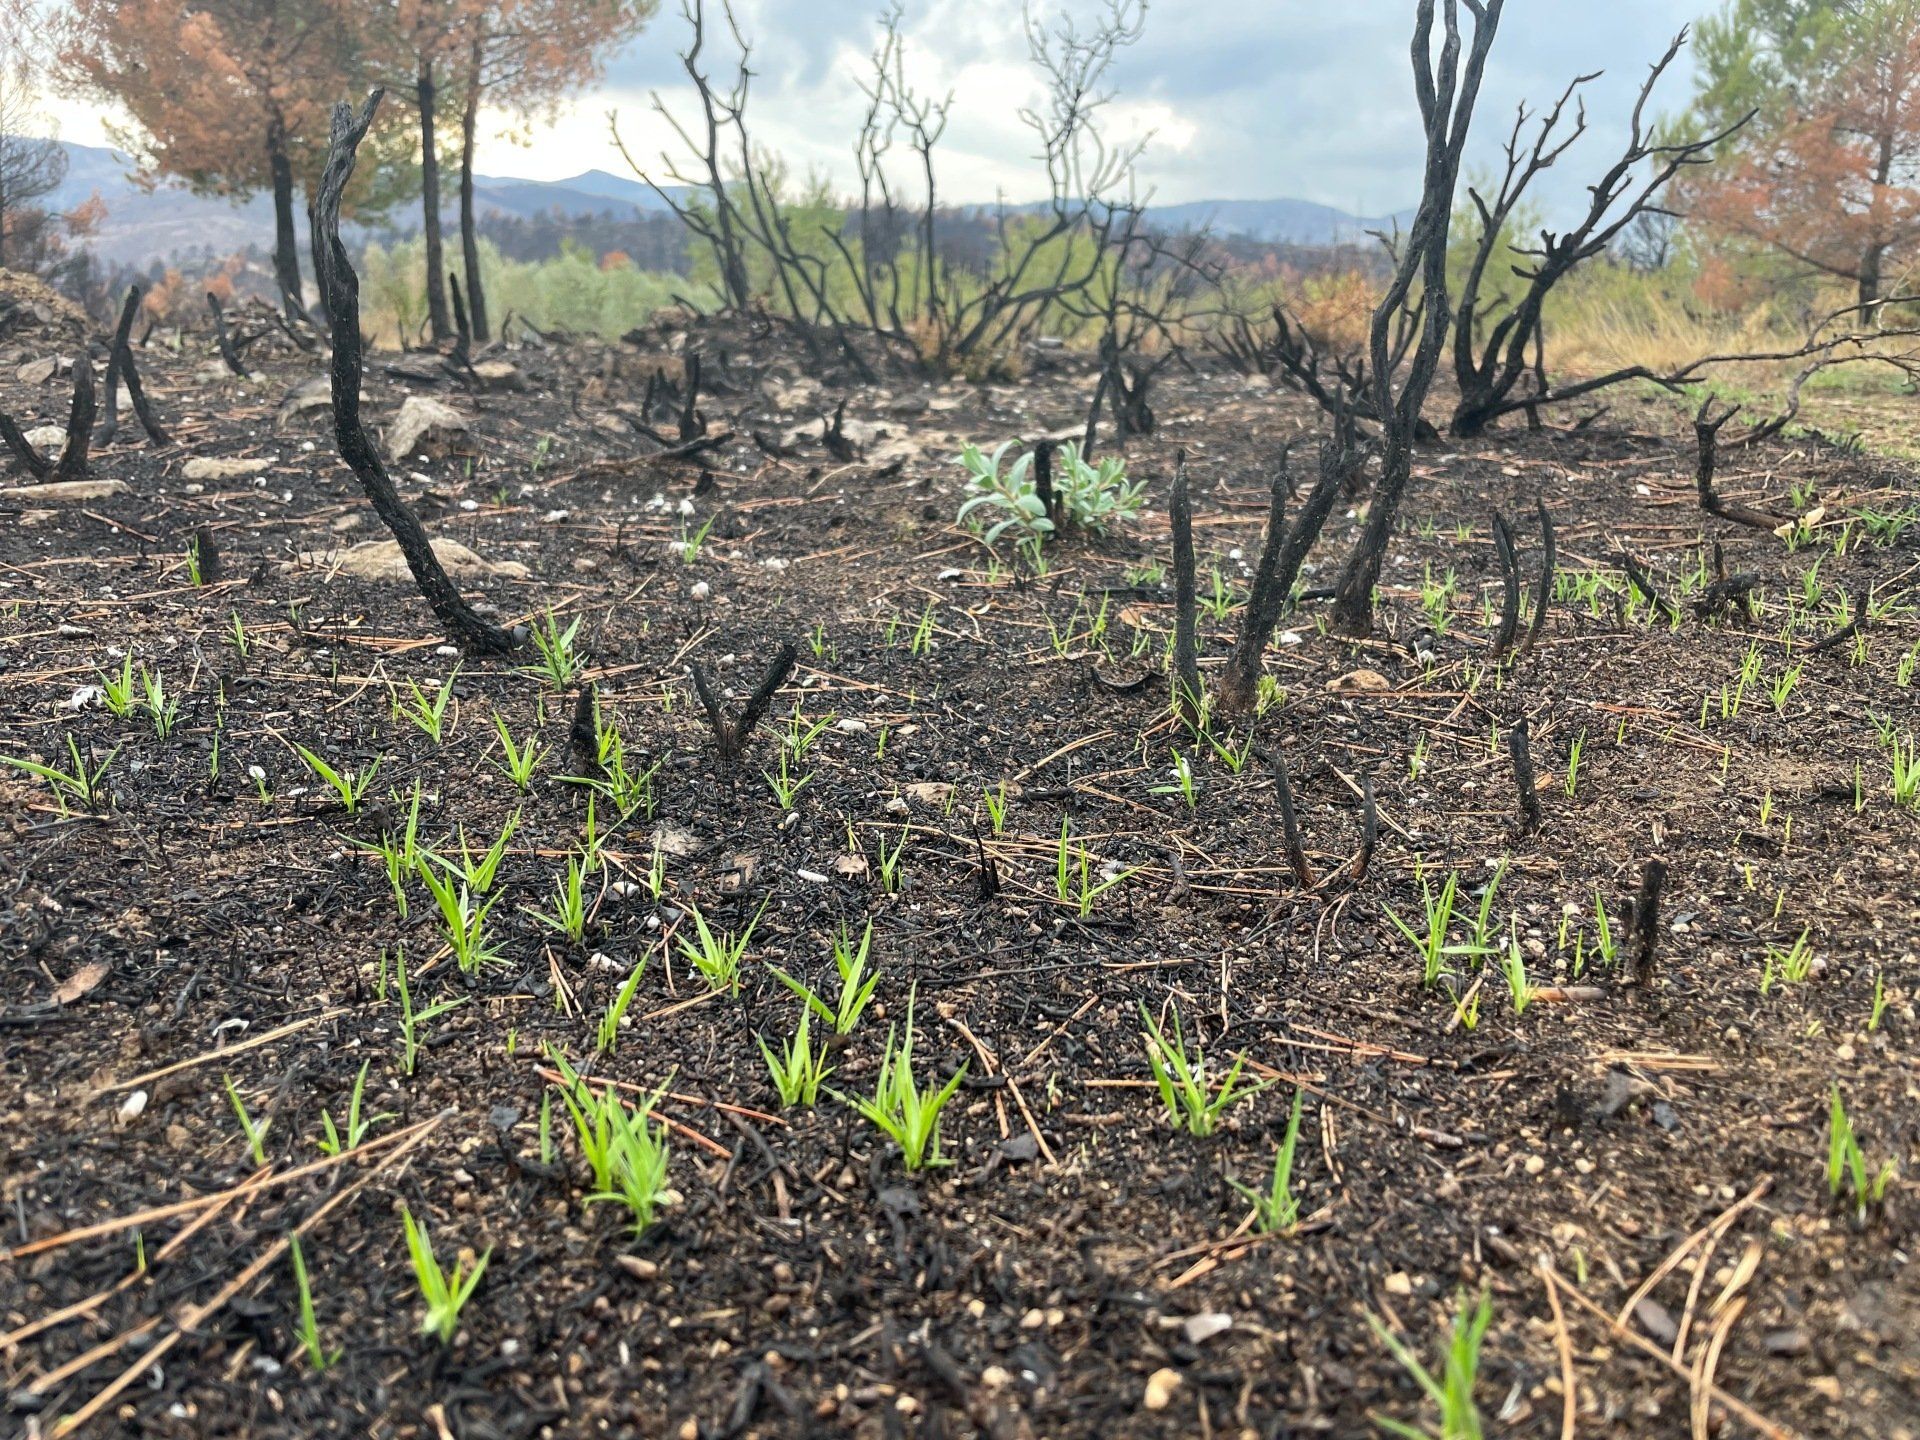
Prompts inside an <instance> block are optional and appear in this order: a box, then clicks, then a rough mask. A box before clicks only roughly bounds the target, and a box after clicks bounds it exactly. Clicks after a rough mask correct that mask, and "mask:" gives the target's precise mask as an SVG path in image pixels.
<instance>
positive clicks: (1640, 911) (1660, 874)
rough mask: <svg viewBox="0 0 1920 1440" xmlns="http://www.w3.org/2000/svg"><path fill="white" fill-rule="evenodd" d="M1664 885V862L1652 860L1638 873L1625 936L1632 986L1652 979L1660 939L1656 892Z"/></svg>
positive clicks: (1646, 982)
mask: <svg viewBox="0 0 1920 1440" xmlns="http://www.w3.org/2000/svg"><path fill="white" fill-rule="evenodd" d="M1666 882H1667V862H1666V861H1664V860H1661V859H1659V858H1658V857H1655V858H1654V859H1651V860H1648V861H1647V863H1646V865H1645V867H1644V868H1642V870H1641V871H1640V893H1639V894H1638V895H1637V896H1636V897H1635V898H1634V902H1633V923H1632V925H1631V926H1630V928H1629V931H1628V936H1627V950H1628V961H1627V964H1628V972H1629V976H1630V979H1631V981H1632V983H1633V984H1635V985H1646V984H1650V983H1651V982H1652V980H1653V950H1654V946H1655V945H1656V944H1657V943H1658V942H1659V939H1660V889H1661V887H1662V886H1663V885H1665V884H1666Z"/></svg>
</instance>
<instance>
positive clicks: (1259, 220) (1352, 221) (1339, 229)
mask: <svg viewBox="0 0 1920 1440" xmlns="http://www.w3.org/2000/svg"><path fill="white" fill-rule="evenodd" d="M1147 214H1148V218H1149V219H1150V220H1151V221H1152V222H1153V224H1154V225H1155V226H1157V227H1159V228H1160V229H1164V230H1175V231H1179V230H1200V229H1211V230H1212V231H1213V232H1214V233H1215V234H1216V235H1240V236H1244V237H1245V238H1247V239H1249V240H1264V241H1267V242H1268V243H1270V244H1276V245H1283V244H1284V245H1340V244H1350V243H1353V242H1355V241H1364V240H1366V239H1367V232H1368V231H1369V230H1386V231H1391V230H1392V229H1393V227H1394V218H1395V217H1392V216H1386V217H1382V218H1377V219H1367V218H1365V217H1363V216H1358V215H1349V214H1348V213H1347V212H1346V211H1344V210H1336V209H1334V208H1333V207H1332V206H1331V205H1316V204H1314V202H1313V201H1311V200H1190V201H1188V202H1186V203H1185V204H1182V205H1155V206H1153V207H1152V208H1151V209H1150V210H1149V211H1148V212H1147ZM1401 223H1402V224H1403V225H1404V224H1405V217H1401Z"/></svg>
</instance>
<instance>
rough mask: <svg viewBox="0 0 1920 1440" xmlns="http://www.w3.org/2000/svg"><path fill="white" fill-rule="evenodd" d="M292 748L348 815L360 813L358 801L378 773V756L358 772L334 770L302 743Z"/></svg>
mask: <svg viewBox="0 0 1920 1440" xmlns="http://www.w3.org/2000/svg"><path fill="white" fill-rule="evenodd" d="M293 748H294V750H295V752H296V753H298V755H299V756H300V758H301V759H302V760H304V761H306V762H307V769H309V770H311V771H312V772H313V774H314V778H315V779H317V780H322V781H325V782H326V784H327V787H328V788H329V789H331V790H332V791H333V793H334V794H335V795H337V796H338V797H339V799H340V806H341V808H342V809H344V810H345V811H346V812H347V814H349V815H358V814H359V813H360V802H361V801H362V800H363V799H365V798H366V794H367V787H368V786H370V785H371V784H373V777H374V776H375V775H377V774H379V773H380V757H379V756H375V757H374V760H373V763H372V764H371V765H369V766H367V768H366V769H364V770H361V771H358V772H343V771H340V770H336V769H334V768H333V766H331V765H329V764H328V763H327V762H326V761H325V760H323V759H321V758H320V757H319V756H318V755H316V754H314V753H313V751H311V750H309V749H308V748H307V747H306V746H304V745H295V746H294V747H293Z"/></svg>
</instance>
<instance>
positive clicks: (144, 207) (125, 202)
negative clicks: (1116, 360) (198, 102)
mask: <svg viewBox="0 0 1920 1440" xmlns="http://www.w3.org/2000/svg"><path fill="white" fill-rule="evenodd" d="M63 148H64V149H65V150H66V152H67V157H68V167H69V168H68V171H67V178H66V180H65V181H64V182H63V183H62V185H61V186H60V188H59V189H58V190H56V191H55V192H54V194H53V197H52V199H53V202H54V203H55V204H58V205H61V206H63V207H64V206H71V205H77V204H79V203H80V202H81V201H83V200H85V199H86V198H87V197H88V196H90V195H92V194H94V193H96V192H97V193H98V194H99V196H100V198H101V199H102V200H103V201H104V202H105V203H106V207H107V217H106V220H105V222H104V224H103V225H102V226H101V228H100V232H99V234H98V236H97V237H96V239H95V241H94V248H95V249H96V250H97V251H98V252H99V253H100V255H101V257H102V258H103V259H105V260H107V261H110V262H114V263H122V264H129V265H145V264H148V263H150V262H152V261H154V260H165V259H168V258H170V257H173V256H178V255H188V254H197V253H202V252H211V253H213V254H216V255H225V254H231V253H232V252H234V251H238V250H244V249H246V248H247V247H248V246H250V245H251V246H257V247H259V248H260V249H263V250H264V249H266V248H268V247H269V246H271V245H272V243H273V208H272V205H271V203H270V201H269V199H268V197H267V196H265V195H254V196H252V197H250V198H248V199H246V200H244V201H232V200H225V199H220V198H218V197H213V196H202V195H195V194H193V193H192V192H191V191H189V190H188V189H186V188H185V187H184V186H180V185H175V184H166V185H160V186H156V187H154V188H153V189H150V190H149V189H146V188H144V187H143V186H141V185H140V184H138V183H137V182H135V181H134V180H132V179H130V178H129V173H130V171H131V170H132V168H133V166H132V162H131V161H130V160H129V159H128V158H127V157H126V156H125V155H123V154H121V153H120V152H119V151H116V150H110V149H107V148H105V147H103V146H97V145H75V144H66V145H64V146H63ZM449 189H451V187H449ZM474 192H475V198H476V200H477V202H478V204H479V208H480V213H481V215H482V216H483V217H484V216H487V215H494V216H502V217H513V218H518V219H532V218H534V217H535V216H539V215H548V214H552V213H553V212H555V211H558V212H559V213H560V214H561V215H562V216H565V217H567V218H579V217H585V216H591V215H601V214H606V213H609V212H611V213H612V214H614V215H616V216H618V217H619V218H622V219H624V218H628V217H630V216H633V215H637V214H647V213H657V212H659V211H662V210H664V209H665V208H666V206H665V204H664V203H663V202H662V201H661V199H660V197H659V196H657V195H655V194H654V193H653V191H652V190H651V189H649V188H648V187H647V186H646V185H645V184H643V183H642V182H640V181H639V180H636V179H634V178H632V177H629V176H620V175H614V174H610V173H608V172H607V171H605V170H587V171H584V172H583V173H581V174H579V175H575V176H573V177H572V178H571V179H567V180H527V179H521V178H516V177H513V176H491V175H486V176H476V177H475V178H474ZM455 213H456V212H455V210H454V207H453V205H452V204H449V205H448V206H447V210H446V214H447V216H448V219H449V221H451V220H452V218H453V216H454V215H455ZM1151 213H1152V218H1153V220H1154V222H1155V223H1156V224H1157V225H1158V226H1160V227H1162V228H1164V229H1167V230H1191V229H1198V228H1200V227H1202V226H1205V225H1208V224H1211V225H1212V227H1213V228H1214V230H1215V231H1216V232H1217V233H1219V234H1222V235H1229V236H1241V237H1244V238H1246V239H1249V240H1257V241H1263V242H1290V243H1293V244H1298V245H1327V244H1334V243H1338V242H1342V241H1353V240H1359V239H1362V238H1364V236H1365V234H1366V232H1367V231H1368V230H1370V229H1377V228H1384V227H1390V226H1391V224H1392V221H1391V220H1382V219H1371V218H1364V217H1360V216H1355V215H1350V214H1348V213H1347V212H1345V211H1343V210H1337V209H1334V208H1333V207H1331V206H1327V205H1317V204H1315V203H1313V202H1312V201H1308V200H1291V199H1276V200H1199V201H1189V202H1186V203H1183V204H1177V205H1163V206H1155V207H1154V208H1153V210H1152V212H1151ZM396 219H398V220H399V221H400V222H401V224H402V226H404V225H405V223H406V219H407V217H406V216H405V215H404V214H400V215H398V216H396Z"/></svg>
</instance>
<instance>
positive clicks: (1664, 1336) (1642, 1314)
mask: <svg viewBox="0 0 1920 1440" xmlns="http://www.w3.org/2000/svg"><path fill="white" fill-rule="evenodd" d="M1633 1318H1634V1320H1635V1321H1636V1322H1638V1324H1639V1326H1640V1328H1641V1329H1642V1330H1644V1331H1645V1332H1646V1333H1647V1338H1648V1339H1650V1340H1655V1341H1658V1342H1659V1343H1660V1344H1662V1345H1671V1344H1673V1342H1674V1341H1675V1340H1677V1339H1679V1338H1680V1327H1679V1326H1678V1325H1676V1324H1674V1321H1673V1316H1672V1315H1670V1314H1669V1313H1668V1312H1667V1307H1666V1306H1664V1305H1662V1304H1661V1303H1660V1302H1659V1301H1658V1300H1655V1299H1654V1298H1652V1297H1651V1296H1647V1297H1645V1298H1643V1299H1641V1300H1638V1301H1636V1302H1635V1303H1634V1307H1633Z"/></svg>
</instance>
